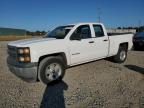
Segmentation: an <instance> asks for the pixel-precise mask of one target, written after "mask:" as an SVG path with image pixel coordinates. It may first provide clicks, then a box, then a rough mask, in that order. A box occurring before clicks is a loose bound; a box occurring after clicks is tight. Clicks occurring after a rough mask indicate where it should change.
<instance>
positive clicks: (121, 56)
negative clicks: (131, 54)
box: [114, 45, 127, 63]
mask: <svg viewBox="0 0 144 108" xmlns="http://www.w3.org/2000/svg"><path fill="white" fill-rule="evenodd" d="M126 58H127V47H126V46H125V45H124V46H120V47H119V50H118V53H117V55H116V56H114V61H115V62H116V63H123V62H124V61H125V60H126Z"/></svg>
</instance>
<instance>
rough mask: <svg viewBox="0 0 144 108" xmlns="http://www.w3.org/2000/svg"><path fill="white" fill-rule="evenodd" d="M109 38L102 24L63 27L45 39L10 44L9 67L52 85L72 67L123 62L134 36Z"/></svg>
mask: <svg viewBox="0 0 144 108" xmlns="http://www.w3.org/2000/svg"><path fill="white" fill-rule="evenodd" d="M109 35H110V36H109ZM109 35H108V33H107V32H106V29H105V27H104V25H103V24H101V23H77V24H69V25H64V26H59V27H57V28H55V29H54V30H52V31H51V32H50V33H48V34H46V35H45V36H44V37H41V38H32V39H25V40H19V41H14V42H10V43H8V46H7V47H8V58H7V64H8V67H9V69H10V71H11V72H13V73H14V74H15V75H17V76H19V77H20V78H21V79H24V80H25V81H29V82H36V81H42V82H43V83H45V84H49V83H51V82H54V81H59V80H61V79H62V78H63V77H64V75H65V69H66V68H68V67H70V66H74V65H78V64H82V63H86V62H90V61H94V60H98V59H103V58H107V57H113V60H114V62H117V63H123V62H124V61H125V60H126V57H127V51H128V50H130V49H131V48H132V46H133V43H132V37H133V34H117V35H113V34H109Z"/></svg>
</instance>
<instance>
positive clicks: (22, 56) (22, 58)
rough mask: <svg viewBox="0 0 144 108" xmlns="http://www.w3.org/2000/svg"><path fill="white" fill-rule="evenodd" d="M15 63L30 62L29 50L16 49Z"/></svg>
mask: <svg viewBox="0 0 144 108" xmlns="http://www.w3.org/2000/svg"><path fill="white" fill-rule="evenodd" d="M17 61H18V62H30V61H31V58H30V49H29V48H28V47H26V48H18V49H17Z"/></svg>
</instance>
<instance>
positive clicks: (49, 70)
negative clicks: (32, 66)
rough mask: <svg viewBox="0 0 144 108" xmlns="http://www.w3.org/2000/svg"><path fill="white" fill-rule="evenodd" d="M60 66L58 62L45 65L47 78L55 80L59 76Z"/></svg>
mask: <svg viewBox="0 0 144 108" xmlns="http://www.w3.org/2000/svg"><path fill="white" fill-rule="evenodd" d="M61 71H62V70H61V66H60V65H59V64H58V63H52V64H50V65H49V66H47V67H46V70H45V75H46V78H47V79H48V80H51V81H53V80H56V79H57V78H59V76H61Z"/></svg>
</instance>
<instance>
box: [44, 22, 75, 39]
mask: <svg viewBox="0 0 144 108" xmlns="http://www.w3.org/2000/svg"><path fill="white" fill-rule="evenodd" d="M72 28H73V25H70V26H60V27H57V28H55V29H54V30H52V31H51V32H50V33H48V34H47V35H46V36H45V38H56V39H64V38H65V36H66V35H67V34H68V33H69V31H70V30H71V29H72Z"/></svg>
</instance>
